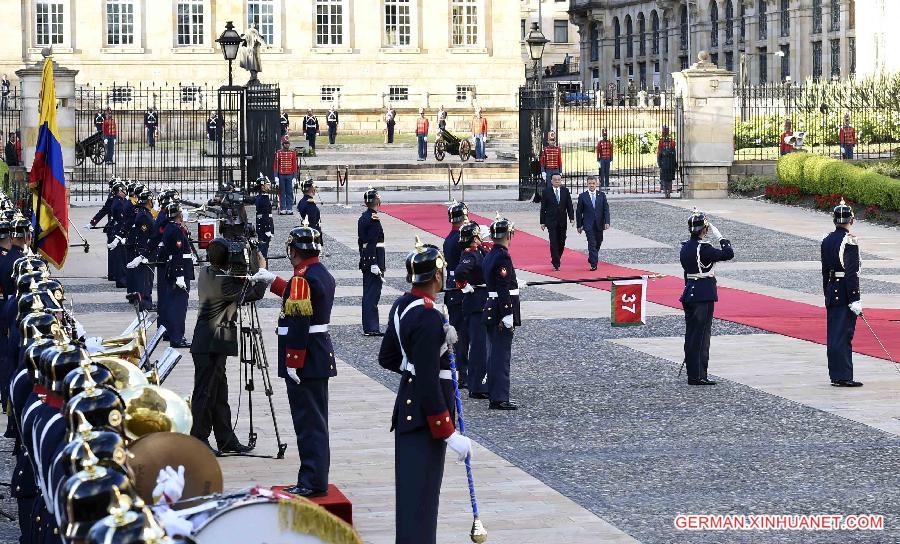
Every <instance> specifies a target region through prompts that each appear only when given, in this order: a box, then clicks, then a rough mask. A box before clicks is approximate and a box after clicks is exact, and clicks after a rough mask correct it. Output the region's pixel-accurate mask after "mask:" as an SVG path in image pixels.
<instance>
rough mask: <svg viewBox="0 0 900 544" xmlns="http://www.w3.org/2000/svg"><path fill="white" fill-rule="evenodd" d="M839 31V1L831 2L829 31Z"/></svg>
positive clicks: (832, 0) (833, 0)
mask: <svg viewBox="0 0 900 544" xmlns="http://www.w3.org/2000/svg"><path fill="white" fill-rule="evenodd" d="M840 29H841V2H840V0H831V31H832V32H837V31H838V30H840Z"/></svg>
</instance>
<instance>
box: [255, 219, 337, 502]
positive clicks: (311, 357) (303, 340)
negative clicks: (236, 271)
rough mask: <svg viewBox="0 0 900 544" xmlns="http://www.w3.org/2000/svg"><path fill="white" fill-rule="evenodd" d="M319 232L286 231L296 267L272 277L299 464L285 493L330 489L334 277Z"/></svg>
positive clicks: (281, 367) (283, 374)
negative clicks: (323, 260)
mask: <svg viewBox="0 0 900 544" xmlns="http://www.w3.org/2000/svg"><path fill="white" fill-rule="evenodd" d="M321 250H322V235H321V234H320V233H319V231H317V230H315V229H313V228H312V227H310V226H309V225H308V224H307V223H306V222H305V221H304V222H303V224H302V225H301V226H299V227H295V228H294V229H293V230H291V232H290V234H288V239H287V247H286V252H287V254H288V256H289V258H290V260H291V264H292V265H293V267H294V276H293V277H292V278H291V279H290V280H289V281H287V282H286V281H284V280H282V279H281V278H277V279H275V280H274V283H273V284H272V286H271V291H272V292H273V293H275V294H276V295H278V296H280V297H281V298H282V311H281V317H280V318H279V319H278V376H279V377H281V378H284V383H285V385H286V386H287V396H288V401H289V402H290V406H291V417H292V418H293V420H294V432H295V433H296V434H297V450H298V452H299V453H300V470H299V471H298V472H297V485H295V486H293V487H290V488H288V489H286V490H285V491H287V492H288V493H293V494H295V495H302V496H304V497H318V496H321V495H325V494H326V493H327V492H328V470H329V466H330V464H331V449H330V447H329V441H328V379H329V378H333V377H334V376H337V369H336V366H335V358H334V346H333V345H332V343H331V335H330V334H329V333H328V323H329V321H331V308H332V306H334V290H335V281H334V277H333V276H332V275H331V273H330V272H328V269H326V268H325V265H323V264H322V263H320V262H319V252H320V251H321Z"/></svg>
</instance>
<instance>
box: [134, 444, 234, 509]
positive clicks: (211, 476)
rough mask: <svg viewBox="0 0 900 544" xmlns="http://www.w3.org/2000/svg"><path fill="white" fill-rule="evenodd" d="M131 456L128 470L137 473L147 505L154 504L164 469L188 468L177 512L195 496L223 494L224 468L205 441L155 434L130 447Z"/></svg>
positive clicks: (135, 480) (139, 491) (139, 490)
mask: <svg viewBox="0 0 900 544" xmlns="http://www.w3.org/2000/svg"><path fill="white" fill-rule="evenodd" d="M128 452H129V453H130V454H131V456H130V458H129V459H128V467H129V468H130V469H131V471H132V473H133V474H134V485H135V488H136V490H137V494H138V496H139V497H141V499H143V501H144V502H145V503H147V504H153V488H154V487H156V477H157V476H158V475H159V471H160V469H163V468H166V466H170V467H172V468H176V469H177V468H178V465H184V468H185V471H184V491H183V492H182V494H181V504H179V505H178V506H177V507H176V510H177V509H180V508H186V507H188V506H190V504H191V503H189V502H188V503H185V501H187V500H188V499H191V498H193V497H202V496H204V495H212V494H214V493H221V492H222V488H223V482H222V469H221V468H220V467H219V462H218V460H216V456H215V455H214V454H213V452H212V451H210V449H209V448H208V447H207V446H206V444H204V443H203V442H201V441H199V440H197V439H196V438H194V437H193V436H191V435H187V434H181V433H151V434H147V435H144V436H142V437H141V438H139V439H138V440H135V441H134V442H132V443H131V444H130V445H129V446H128Z"/></svg>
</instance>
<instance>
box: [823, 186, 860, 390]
mask: <svg viewBox="0 0 900 544" xmlns="http://www.w3.org/2000/svg"><path fill="white" fill-rule="evenodd" d="M833 220H834V231H833V232H831V233H829V234H828V235H827V236H826V237H825V238H824V239H823V240H822V288H823V289H824V291H825V312H826V315H827V321H826V323H827V325H826V326H827V333H828V375H829V376H830V377H831V385H833V386H835V387H859V386H861V385H862V383H860V382H857V381H854V380H853V346H852V344H853V333H854V332H855V331H856V318H857V316H861V315H862V313H863V309H862V302H861V301H860V296H859V268H860V257H859V245H858V244H857V240H856V237H855V236H853V235H852V234H850V227H852V226H853V223H854V222H855V220H856V219H855V217H854V215H853V209H852V208H851V207H850V206H848V205H847V204H846V203H845V202H844V201H843V200H841V202H840V204H838V205H837V206H835V208H834V211H833Z"/></svg>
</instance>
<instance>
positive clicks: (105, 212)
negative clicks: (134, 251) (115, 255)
mask: <svg viewBox="0 0 900 544" xmlns="http://www.w3.org/2000/svg"><path fill="white" fill-rule="evenodd" d="M118 181H119V178H118V177H112V178H110V180H109V194H108V195H106V201H105V202H104V203H103V207H101V208H100V210H99V211H98V212H97V213H96V214H94V217H92V218H91V220H90V222H89V223H88V224H87V225H85V226H84V228H85V229H90V228H93V227H96V226H97V223H99V222H100V221H101V220H102V219H103V218H104V217H106V218H107V220H106V226H104V227H103V233H104V234H106V243H107V245H108V244H110V243H111V242H112V239H113V237H114V236H115V232H113V231H112V229H111V228H110V226H111V225H110V224H111V222H112V204H113V201H114V200H115V197H116V192H115V189H114V187H115V185H116V183H117V182H118ZM110 251H111V250H110ZM106 279H108V280H109V281H116V276H115V273H114V272H113V262H112V259H110V258H109V253H107V259H106Z"/></svg>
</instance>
